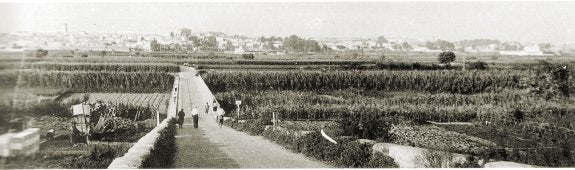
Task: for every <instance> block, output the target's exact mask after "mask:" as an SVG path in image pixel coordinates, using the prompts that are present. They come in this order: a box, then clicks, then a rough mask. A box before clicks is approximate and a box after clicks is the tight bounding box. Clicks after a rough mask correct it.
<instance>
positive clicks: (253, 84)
mask: <svg viewBox="0 0 575 170" xmlns="http://www.w3.org/2000/svg"><path fill="white" fill-rule="evenodd" d="M527 76H529V72H525V71H495V70H491V71H470V72H464V71H425V72H424V71H365V72H357V71H335V72H314V71H289V72H274V71H257V72H253V71H243V72H239V71H238V72H211V73H207V75H205V76H204V80H205V82H206V84H207V85H208V86H209V87H210V89H211V90H212V91H216V92H220V91H227V90H235V89H238V90H241V89H250V90H268V89H280V90H338V89H346V88H361V89H372V90H383V91H423V92H449V93H463V94H469V93H479V92H484V91H489V90H494V89H498V88H517V87H519V85H520V79H521V78H522V77H527Z"/></svg>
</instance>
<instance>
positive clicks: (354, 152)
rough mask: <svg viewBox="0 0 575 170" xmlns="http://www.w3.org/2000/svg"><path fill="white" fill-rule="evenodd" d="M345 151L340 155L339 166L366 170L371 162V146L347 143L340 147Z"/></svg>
mask: <svg viewBox="0 0 575 170" xmlns="http://www.w3.org/2000/svg"><path fill="white" fill-rule="evenodd" d="M338 147H342V148H343V150H342V151H341V153H340V160H339V165H340V166H343V167H346V168H366V167H368V166H367V165H368V163H369V161H370V155H371V147H372V145H369V144H361V143H359V142H356V141H353V142H347V143H342V144H340V145H338Z"/></svg>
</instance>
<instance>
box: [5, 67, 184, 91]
mask: <svg viewBox="0 0 575 170" xmlns="http://www.w3.org/2000/svg"><path fill="white" fill-rule="evenodd" d="M4 74H5V75H2V76H1V77H4V76H7V77H11V78H9V79H10V80H12V81H15V77H17V74H18V72H9V73H4ZM20 74H21V78H22V79H21V80H20V82H19V86H20V87H40V88H62V89H70V90H72V91H74V92H127V93H163V92H167V91H169V90H170V88H171V87H172V84H173V82H174V76H173V75H171V74H168V73H159V72H76V71H75V72H66V71H36V70H26V71H22V72H21V73H20ZM5 84H11V83H5Z"/></svg>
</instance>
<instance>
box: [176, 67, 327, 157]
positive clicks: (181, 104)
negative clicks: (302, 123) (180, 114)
mask: <svg viewBox="0 0 575 170" xmlns="http://www.w3.org/2000/svg"><path fill="white" fill-rule="evenodd" d="M181 70H182V72H181V73H180V82H179V83H180V85H179V91H178V93H179V94H178V95H179V97H178V100H179V101H178V111H179V110H180V109H184V112H185V113H186V120H185V123H184V127H183V128H182V129H178V131H177V134H176V145H177V151H176V155H175V160H174V165H173V168H330V166H328V165H326V164H324V163H322V162H320V161H316V160H312V159H310V158H308V157H306V156H304V155H303V154H298V153H293V152H291V151H289V150H287V149H284V148H282V147H281V146H279V145H278V144H275V143H273V142H271V141H269V140H267V139H265V138H263V137H262V136H250V135H248V134H246V133H243V132H239V131H236V130H234V129H232V128H229V127H226V126H223V127H219V126H218V125H217V123H216V119H215V114H214V113H212V112H211V111H210V112H209V114H206V113H205V105H206V102H208V103H210V104H211V102H212V101H213V99H214V96H213V94H212V93H211V91H210V90H209V89H208V87H207V86H206V84H205V83H204V81H203V80H202V79H201V77H199V76H195V74H196V71H195V70H194V69H193V68H190V67H182V68H181ZM194 105H196V106H198V110H199V113H200V114H199V122H198V124H199V128H198V129H194V128H193V126H192V125H193V124H192V120H191V110H192V108H193V106H194ZM219 109H221V108H219Z"/></svg>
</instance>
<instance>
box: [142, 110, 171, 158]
mask: <svg viewBox="0 0 575 170" xmlns="http://www.w3.org/2000/svg"><path fill="white" fill-rule="evenodd" d="M175 153H176V120H175V119H171V120H169V122H168V127H167V128H165V129H163V130H161V131H160V137H159V138H158V140H156V143H155V144H154V149H152V151H151V154H150V156H149V157H148V158H147V159H146V160H144V162H143V164H142V166H143V168H153V169H158V168H170V167H172V163H173V160H174V159H173V158H174V154H175Z"/></svg>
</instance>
